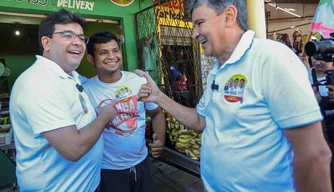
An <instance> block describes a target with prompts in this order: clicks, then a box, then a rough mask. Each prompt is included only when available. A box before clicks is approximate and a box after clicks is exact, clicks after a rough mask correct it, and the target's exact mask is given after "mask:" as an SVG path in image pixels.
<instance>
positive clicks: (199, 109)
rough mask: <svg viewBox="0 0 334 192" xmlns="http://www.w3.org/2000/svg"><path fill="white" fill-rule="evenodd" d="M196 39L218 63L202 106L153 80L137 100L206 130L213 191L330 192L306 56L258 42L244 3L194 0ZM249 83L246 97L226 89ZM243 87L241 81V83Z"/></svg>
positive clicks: (206, 169)
mask: <svg viewBox="0 0 334 192" xmlns="http://www.w3.org/2000/svg"><path fill="white" fill-rule="evenodd" d="M190 13H191V15H192V22H193V24H194V31H193V35H192V38H193V39H194V40H196V41H197V42H199V43H200V44H201V45H202V47H203V49H204V54H205V55H206V56H213V57H216V58H217V62H216V64H215V65H214V66H213V69H212V70H211V71H210V74H209V76H208V81H207V82H208V84H209V85H211V86H208V88H207V89H206V90H205V92H204V95H203V96H202V98H201V100H200V101H199V103H198V105H197V106H196V108H188V107H184V106H182V105H180V104H178V103H176V102H175V101H173V100H172V99H170V98H169V97H167V96H166V95H165V94H163V93H162V92H161V91H160V90H159V88H158V87H157V85H156V84H155V83H154V82H153V80H152V79H151V78H150V77H149V75H148V74H147V73H146V74H145V77H146V78H147V80H148V83H147V84H146V85H143V86H142V88H141V90H140V92H139V94H138V97H139V98H140V99H141V100H143V101H153V102H155V103H157V104H158V105H160V106H161V107H162V108H163V109H165V111H167V112H169V113H171V115H172V116H174V117H175V118H176V119H177V120H178V121H179V122H180V123H182V124H184V125H185V126H187V127H189V128H191V129H193V130H195V131H197V132H203V135H202V148H201V149H202V150H201V175H202V179H203V182H204V185H205V188H206V189H207V190H208V191H254V192H258V191H328V192H329V191H331V184H330V173H329V171H330V170H329V163H330V159H331V152H330V150H329V148H328V145H327V143H326V141H325V139H324V136H323V133H322V129H321V124H320V121H321V120H322V117H321V113H320V110H319V107H318V105H317V101H316V99H315V97H314V94H313V91H312V88H311V86H310V84H309V82H308V77H307V71H306V69H305V67H304V66H303V64H302V63H301V61H300V60H299V58H298V57H297V56H296V55H295V54H294V53H293V52H292V51H291V50H290V49H289V48H288V47H286V46H285V45H283V44H281V43H278V42H274V41H271V40H262V39H255V38H254V36H255V33H254V32H253V31H251V30H248V24H247V11H246V6H245V1H244V0H195V1H194V2H193V3H192V4H191V8H190ZM231 79H233V81H235V80H236V79H243V80H244V82H243V94H242V95H232V94H229V93H226V92H224V86H225V85H226V84H228V82H229V81H230V80H231ZM237 86H238V87H240V83H238V85H237Z"/></svg>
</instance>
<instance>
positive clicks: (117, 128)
mask: <svg viewBox="0 0 334 192" xmlns="http://www.w3.org/2000/svg"><path fill="white" fill-rule="evenodd" d="M129 93H132V91H131V89H130V88H129V87H126V86H122V87H120V88H119V89H117V91H116V92H115V97H116V98H123V99H120V100H118V101H117V102H116V104H115V105H114V109H115V115H116V117H115V118H114V119H113V120H112V121H110V122H109V123H108V124H107V126H106V127H105V128H106V129H108V130H109V131H110V132H113V133H114V134H116V135H120V136H129V135H131V134H132V133H134V132H135V130H136V129H137V118H138V117H139V114H138V104H137V96H136V95H132V96H128V97H126V95H127V94H129ZM124 97H126V98H124ZM113 101H114V99H105V100H103V101H101V102H100V104H99V107H103V106H105V105H107V104H110V103H111V102H113Z"/></svg>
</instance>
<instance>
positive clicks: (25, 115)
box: [10, 56, 103, 192]
mask: <svg viewBox="0 0 334 192" xmlns="http://www.w3.org/2000/svg"><path fill="white" fill-rule="evenodd" d="M79 78H80V77H79V74H78V73H76V72H75V71H74V72H72V76H70V75H68V74H66V73H65V72H64V71H63V70H62V69H61V68H60V67H59V65H57V64H56V63H54V62H53V61H51V60H49V59H47V58H44V57H41V56H37V60H36V62H35V63H34V64H33V65H32V66H31V67H29V68H28V69H27V70H26V71H25V72H23V73H22V74H21V75H20V76H19V78H18V79H17V80H16V82H15V84H14V87H13V90H12V93H11V97H10V115H11V122H12V126H13V131H14V136H15V146H16V150H17V158H16V160H17V170H16V175H17V179H18V184H19V186H20V190H21V191H56V192H58V191H87V192H91V191H94V190H95V189H96V188H97V186H98V185H99V182H100V167H101V160H102V153H103V139H102V137H100V139H99V140H98V142H97V143H96V144H95V145H94V146H93V147H92V149H91V150H90V151H89V152H87V153H86V154H85V155H84V156H83V157H81V159H80V160H79V161H77V162H70V161H68V160H66V159H64V158H63V157H62V156H61V155H60V154H59V153H58V152H57V151H56V149H55V148H54V147H53V146H51V145H50V143H49V142H48V140H47V139H46V138H45V137H44V136H43V135H42V133H43V132H46V131H51V130H55V129H58V128H60V127H65V126H70V125H76V126H77V128H78V129H81V128H83V127H84V126H86V125H87V124H89V123H90V122H91V121H93V120H94V118H95V117H96V114H95V111H94V109H93V107H92V106H91V104H90V102H89V99H88V96H87V95H86V94H85V92H80V91H79V90H78V89H77V87H76V84H81V83H80V81H79Z"/></svg>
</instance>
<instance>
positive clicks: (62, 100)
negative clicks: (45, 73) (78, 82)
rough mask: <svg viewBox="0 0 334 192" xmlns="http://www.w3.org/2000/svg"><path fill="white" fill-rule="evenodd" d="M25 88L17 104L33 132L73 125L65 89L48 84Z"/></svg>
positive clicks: (37, 132)
mask: <svg viewBox="0 0 334 192" xmlns="http://www.w3.org/2000/svg"><path fill="white" fill-rule="evenodd" d="M26 89H27V90H25V91H22V92H21V93H22V94H21V95H20V97H21V98H18V106H19V110H20V113H21V114H22V115H23V116H24V117H25V118H27V121H28V123H29V124H30V126H31V127H32V130H33V132H34V134H39V133H42V132H46V131H51V130H54V129H58V128H61V127H65V126H69V125H75V122H74V119H73V117H72V114H71V112H70V106H69V103H68V101H67V99H66V96H65V93H64V92H65V90H59V89H58V88H57V87H56V86H52V85H49V84H43V85H40V87H38V88H35V89H30V90H29V88H26Z"/></svg>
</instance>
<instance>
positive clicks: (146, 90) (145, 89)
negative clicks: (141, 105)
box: [137, 72, 162, 104]
mask: <svg viewBox="0 0 334 192" xmlns="http://www.w3.org/2000/svg"><path fill="white" fill-rule="evenodd" d="M144 77H145V78H146V80H147V83H146V84H144V85H142V86H141V88H140V90H139V92H138V95H137V96H138V100H139V101H144V102H154V103H157V104H158V102H159V99H160V96H161V94H162V93H161V91H160V89H159V87H158V86H157V84H155V82H154V80H153V79H152V78H151V76H150V75H149V74H148V72H146V73H145V74H144Z"/></svg>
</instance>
